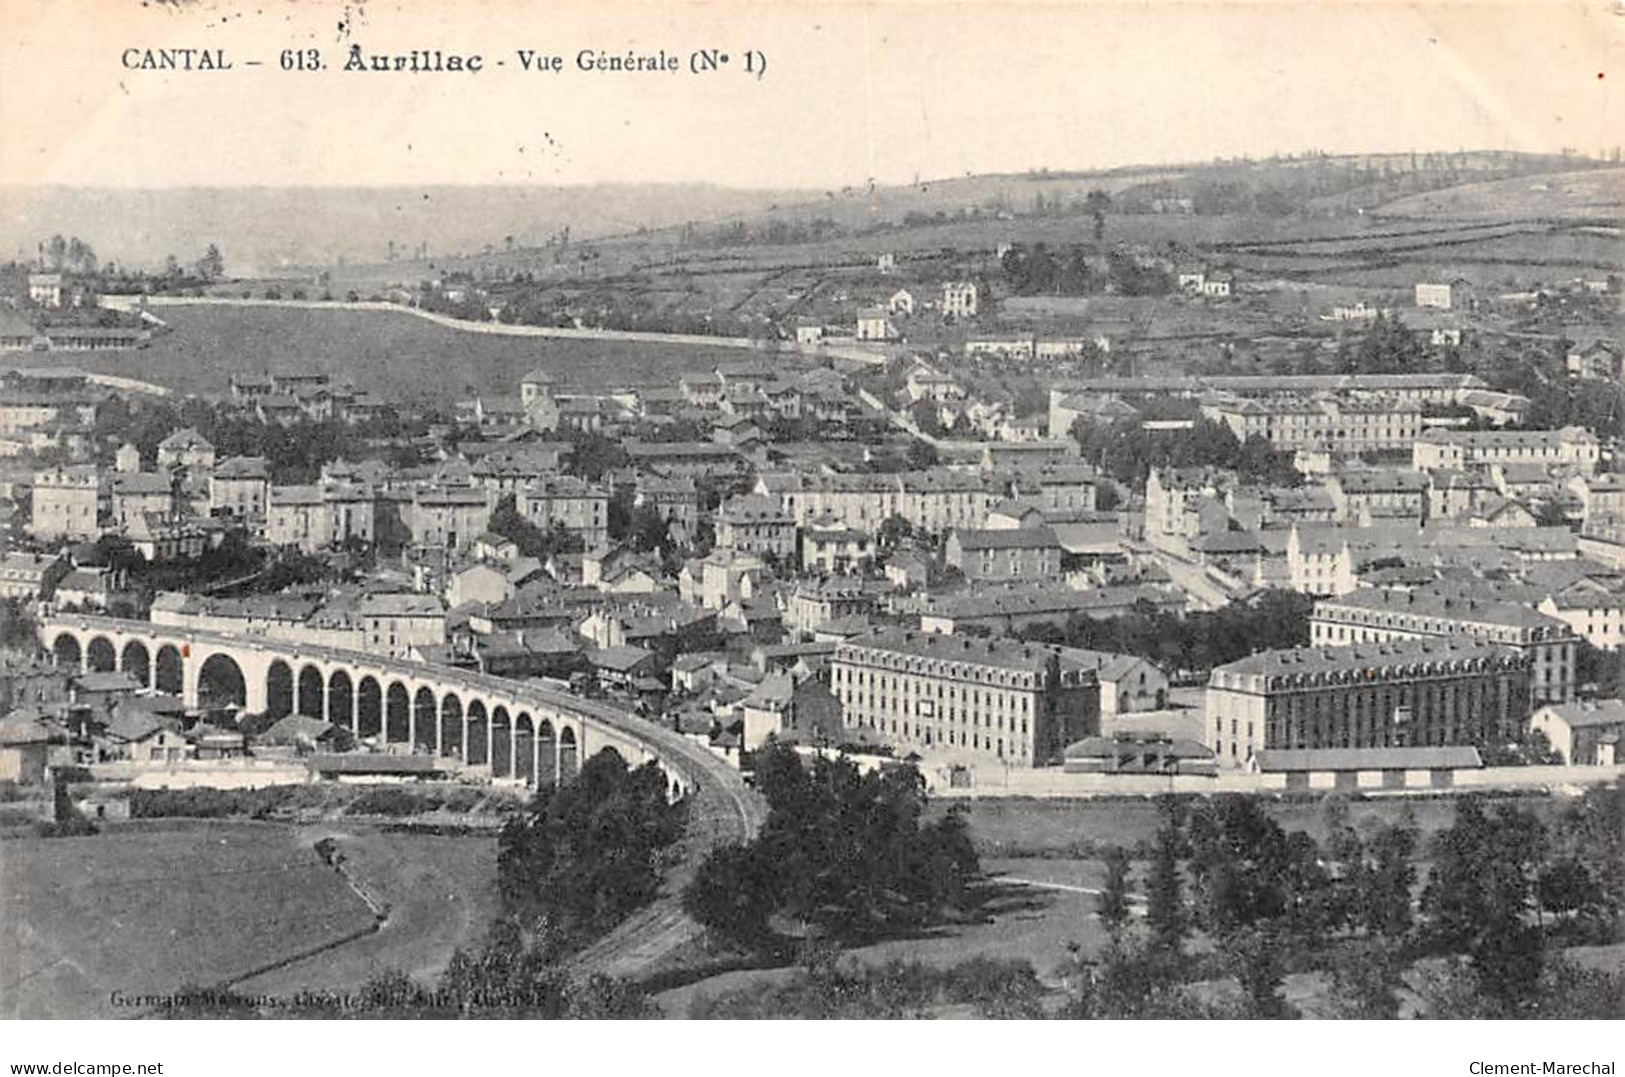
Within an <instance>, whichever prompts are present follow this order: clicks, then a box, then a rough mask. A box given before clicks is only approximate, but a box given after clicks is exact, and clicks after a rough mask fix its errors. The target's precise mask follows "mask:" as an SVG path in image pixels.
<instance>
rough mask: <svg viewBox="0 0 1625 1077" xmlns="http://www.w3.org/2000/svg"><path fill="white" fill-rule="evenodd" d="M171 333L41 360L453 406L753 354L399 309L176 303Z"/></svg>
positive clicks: (195, 385)
mask: <svg viewBox="0 0 1625 1077" xmlns="http://www.w3.org/2000/svg"><path fill="white" fill-rule="evenodd" d="M160 313H161V316H162V317H163V318H164V320H165V321H167V322H168V323H169V324H170V325H171V327H172V328H173V330H174V331H173V332H170V333H166V334H162V335H160V336H159V337H157V338H155V339H154V340H153V342H152V344H151V345H150V346H149V347H147V348H143V349H140V350H136V351H121V352H44V353H39V354H37V355H32V356H30V358H29V362H30V363H31V364H39V365H44V364H47V363H54V364H56V365H60V366H72V367H79V368H81V369H85V370H91V371H95V372H97V373H105V374H118V375H122V376H124V377H131V378H138V379H140V380H142V381H151V382H156V383H157V384H159V385H166V386H170V387H172V388H176V389H180V390H183V391H187V392H198V393H224V392H226V391H227V390H228V389H229V386H230V381H231V375H233V374H247V373H260V372H263V371H265V370H274V369H278V368H283V369H286V368H290V367H292V368H307V369H312V370H320V371H325V372H326V373H328V374H330V375H332V376H333V377H334V378H336V379H338V380H340V381H344V380H349V381H353V382H354V383H355V384H356V385H357V386H359V387H361V388H364V389H366V390H368V391H370V392H374V393H379V394H382V395H383V396H384V397H386V398H388V399H400V400H421V399H426V398H427V399H437V400H449V399H455V398H458V397H461V396H465V395H467V394H468V393H469V392H470V391H478V392H484V393H511V394H517V393H518V391H519V379H520V378H521V377H522V376H524V374H525V373H526V372H527V371H529V370H531V369H533V368H535V367H538V366H539V367H544V368H546V369H548V370H551V371H554V372H555V373H556V374H557V375H558V377H559V379H560V381H561V383H562V384H563V385H564V386H566V387H577V388H583V389H584V388H599V389H602V388H605V387H608V386H612V385H630V384H639V383H643V384H647V383H652V382H662V383H670V384H675V383H676V380H677V378H678V377H679V376H681V375H682V374H684V373H687V372H690V371H695V370H708V369H710V368H711V367H712V366H713V365H715V364H716V363H717V362H719V361H729V360H734V361H737V360H739V359H741V358H745V357H747V356H748V354H749V353H746V352H741V351H740V350H738V349H730V348H708V347H701V346H666V345H655V344H643V343H620V342H615V341H578V340H553V339H542V338H537V337H505V336H497V335H491V334H483V333H467V332H463V331H461V330H456V329H448V328H445V327H443V326H439V325H435V324H434V323H432V322H428V321H425V320H423V319H422V318H419V317H417V316H415V315H412V314H407V313H404V312H403V313H399V314H397V313H395V312H392V311H348V310H312V309H305V308H292V307H226V306H207V305H201V304H200V305H196V306H168V307H164V308H162V310H161V312H160Z"/></svg>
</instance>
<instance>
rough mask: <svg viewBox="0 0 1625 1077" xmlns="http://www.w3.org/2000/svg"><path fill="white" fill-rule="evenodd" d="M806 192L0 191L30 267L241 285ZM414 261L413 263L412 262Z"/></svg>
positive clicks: (714, 213) (8, 225) (579, 233)
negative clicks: (42, 251) (70, 242)
mask: <svg viewBox="0 0 1625 1077" xmlns="http://www.w3.org/2000/svg"><path fill="white" fill-rule="evenodd" d="M808 197H809V195H808V192H806V191H752V190H731V189H728V188H724V187H714V186H708V185H699V184H695V185H659V184H646V185H645V184H625V185H602V186H593V187H517V186H478V187H476V186H467V187H373V188H363V187H328V188H313V187H285V188H272V187H253V188H176V189H166V190H117V189H109V188H69V187H7V188H0V259H10V258H18V257H21V258H29V257H32V256H33V255H34V253H35V249H36V245H37V244H39V243H40V242H42V241H44V240H46V239H48V238H49V237H50V236H51V235H53V234H55V233H61V234H63V235H75V236H80V237H82V238H83V239H84V240H85V241H86V242H88V243H90V244H91V246H93V247H94V248H95V250H96V253H97V254H98V256H100V257H101V258H102V259H103V260H104V261H105V260H107V259H113V260H116V261H118V262H120V263H122V264H128V265H130V266H132V267H146V268H157V267H160V266H162V264H163V261H164V258H165V257H166V256H167V255H170V254H173V255H174V256H175V257H176V258H178V259H180V261H182V262H183V263H190V262H194V261H196V260H197V258H198V257H199V256H200V255H202V253H203V251H204V250H205V249H206V248H207V247H208V245H209V244H210V243H216V244H218V245H219V247H220V250H221V252H222V253H223V254H224V255H225V259H226V270H227V272H228V273H230V274H231V275H232V276H262V275H274V274H276V273H277V272H278V271H279V270H281V269H285V268H286V267H289V266H298V265H332V264H335V263H338V262H340V261H347V262H379V261H382V260H384V258H385V256H386V254H387V252H388V250H389V244H390V243H391V242H393V243H394V244H395V245H396V248H397V250H398V251H402V252H406V253H407V254H410V252H413V251H415V250H417V249H418V247H419V245H420V244H425V243H426V244H427V245H428V250H429V252H430V255H431V256H437V255H444V254H447V253H459V254H461V253H471V252H477V251H479V250H481V249H482V248H483V247H484V246H485V245H486V244H490V245H491V246H492V247H493V248H494V249H496V250H501V249H502V248H503V247H504V245H505V239H506V238H507V237H509V236H512V237H513V242H514V245H515V246H518V247H539V246H541V245H543V244H544V243H545V242H546V241H547V239H548V238H549V237H550V236H552V235H555V234H556V233H558V232H560V231H561V230H562V229H564V228H565V227H569V229H570V234H571V237H572V238H575V237H580V238H582V239H586V238H591V237H595V236H604V235H613V234H617V233H622V232H632V231H636V230H637V229H638V228H640V227H646V228H660V227H663V226H667V225H673V224H680V223H682V222H684V221H688V220H710V219H715V218H723V217H730V216H734V215H738V214H747V213H759V212H764V211H766V210H767V209H768V207H770V206H773V205H776V204H779V203H782V202H786V201H801V200H805V199H806V198H808ZM403 257H404V255H403Z"/></svg>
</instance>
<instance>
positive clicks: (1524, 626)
mask: <svg viewBox="0 0 1625 1077" xmlns="http://www.w3.org/2000/svg"><path fill="white" fill-rule="evenodd" d="M1453 636H1466V637H1472V638H1476V639H1482V640H1487V641H1489V642H1491V643H1499V644H1503V645H1505V646H1508V647H1512V648H1514V649H1515V650H1517V651H1519V652H1521V653H1523V654H1525V655H1527V656H1528V657H1529V660H1530V677H1531V684H1530V692H1531V698H1532V700H1533V702H1534V703H1535V704H1536V705H1537V706H1538V705H1540V704H1542V703H1566V702H1568V701H1569V700H1570V699H1572V698H1574V689H1575V676H1574V658H1575V653H1576V651H1577V650H1578V648H1579V643H1580V639H1579V637H1578V636H1576V635H1575V634H1574V631H1573V630H1572V629H1570V628H1569V626H1568V625H1566V624H1564V623H1563V622H1562V621H1560V620H1558V619H1557V618H1555V617H1549V616H1547V615H1546V614H1544V613H1540V612H1538V611H1536V610H1533V609H1530V608H1529V607H1528V606H1525V605H1521V604H1519V603H1516V602H1498V601H1495V600H1493V599H1488V598H1477V597H1473V596H1470V595H1451V594H1446V593H1441V592H1438V591H1414V590H1407V591H1387V590H1379V589H1378V588H1375V587H1362V588H1361V589H1360V590H1358V591H1354V592H1351V593H1350V594H1346V595H1344V596H1342V597H1341V598H1327V599H1322V600H1321V601H1319V602H1317V603H1315V610H1314V613H1313V614H1312V615H1311V616H1310V618H1309V642H1310V643H1311V644H1312V645H1313V646H1316V647H1338V646H1345V645H1348V644H1354V643H1383V642H1387V641H1389V640H1405V639H1443V638H1448V637H1453Z"/></svg>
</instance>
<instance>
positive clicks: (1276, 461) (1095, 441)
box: [1072, 418, 1303, 487]
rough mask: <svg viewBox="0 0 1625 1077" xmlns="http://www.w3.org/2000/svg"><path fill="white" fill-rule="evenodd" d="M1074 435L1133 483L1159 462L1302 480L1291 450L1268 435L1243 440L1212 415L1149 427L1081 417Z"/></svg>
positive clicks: (1254, 477) (1271, 481)
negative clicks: (1186, 424) (1185, 425)
mask: <svg viewBox="0 0 1625 1077" xmlns="http://www.w3.org/2000/svg"><path fill="white" fill-rule="evenodd" d="M1072 437H1073V438H1074V439H1076V440H1077V442H1078V444H1079V446H1081V448H1082V450H1083V452H1082V455H1083V458H1084V459H1085V460H1087V461H1089V462H1090V463H1093V464H1094V465H1095V466H1096V467H1098V468H1099V469H1100V470H1101V471H1103V472H1105V473H1106V474H1107V475H1110V476H1111V477H1112V478H1114V479H1116V480H1117V481H1118V482H1123V483H1128V484H1129V485H1130V486H1134V487H1143V486H1144V485H1145V480H1146V478H1147V477H1148V476H1149V475H1150V474H1151V469H1152V468H1154V467H1156V468H1165V467H1220V468H1226V469H1228V470H1231V471H1234V472H1236V474H1237V475H1239V476H1240V477H1241V479H1242V481H1244V482H1253V483H1263V484H1266V485H1270V486H1300V485H1302V484H1303V476H1302V475H1301V474H1299V473H1298V471H1297V469H1295V468H1294V467H1293V466H1292V454H1291V453H1285V452H1277V451H1276V450H1275V448H1274V447H1272V446H1271V445H1270V443H1269V441H1268V439H1266V438H1261V437H1252V438H1248V439H1247V440H1246V441H1241V440H1240V439H1238V438H1237V437H1236V435H1235V434H1234V433H1232V432H1231V430H1230V428H1229V427H1228V426H1226V425H1225V424H1224V423H1220V422H1214V421H1212V420H1211V419H1197V420H1196V425H1195V426H1194V427H1193V428H1192V429H1190V430H1144V429H1141V427H1140V422H1139V420H1137V419H1123V420H1118V421H1117V422H1113V423H1099V422H1093V421H1090V420H1088V419H1084V418H1080V419H1078V420H1077V421H1076V422H1074V423H1073V424H1072Z"/></svg>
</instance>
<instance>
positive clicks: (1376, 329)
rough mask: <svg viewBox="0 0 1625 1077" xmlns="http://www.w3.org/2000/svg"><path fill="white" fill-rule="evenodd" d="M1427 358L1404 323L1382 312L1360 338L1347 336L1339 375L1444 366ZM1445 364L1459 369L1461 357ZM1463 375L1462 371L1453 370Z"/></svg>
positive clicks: (1339, 358) (1339, 355)
mask: <svg viewBox="0 0 1625 1077" xmlns="http://www.w3.org/2000/svg"><path fill="white" fill-rule="evenodd" d="M1451 354H1452V355H1454V354H1456V353H1454V352H1452V353H1451ZM1428 355H1429V349H1428V348H1427V347H1426V346H1424V345H1423V344H1422V342H1421V341H1420V340H1419V339H1418V338H1417V335H1416V334H1415V333H1413V332H1411V331H1410V330H1409V329H1407V328H1406V327H1405V323H1404V322H1402V321H1400V320H1399V319H1398V318H1390V317H1389V316H1388V315H1386V314H1381V313H1379V314H1378V315H1377V316H1376V318H1375V319H1373V320H1372V322H1371V325H1370V326H1369V327H1368V328H1367V329H1366V331H1365V332H1364V333H1361V334H1360V335H1359V337H1358V338H1348V337H1345V338H1344V339H1343V341H1342V343H1341V344H1339V345H1338V348H1337V373H1339V374H1413V373H1417V372H1419V371H1423V370H1427V369H1430V368H1432V367H1433V366H1436V365H1441V364H1435V363H1432V362H1429V361H1428ZM1443 365H1444V366H1445V367H1446V368H1448V367H1449V366H1450V365H1455V366H1457V367H1460V366H1461V364H1460V362H1459V356H1458V361H1457V362H1455V363H1454V364H1443ZM1461 372H1462V371H1461V370H1460V369H1458V370H1455V371H1451V373H1461ZM1309 373H1313V371H1310V372H1309Z"/></svg>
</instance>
